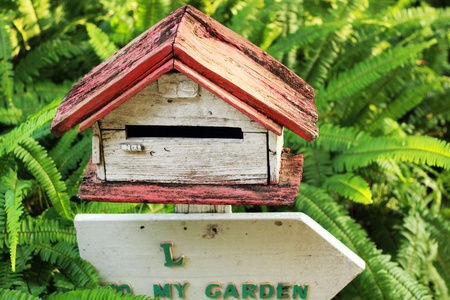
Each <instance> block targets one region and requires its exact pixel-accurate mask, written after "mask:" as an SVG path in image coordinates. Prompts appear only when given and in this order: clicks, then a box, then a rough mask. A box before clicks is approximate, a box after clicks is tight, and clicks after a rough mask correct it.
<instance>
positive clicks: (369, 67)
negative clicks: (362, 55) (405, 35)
mask: <svg viewBox="0 0 450 300" xmlns="http://www.w3.org/2000/svg"><path fill="white" fill-rule="evenodd" d="M435 43H436V40H431V41H429V42H425V43H421V44H412V45H409V46H406V47H396V48H394V49H392V50H389V51H387V52H385V53H383V54H381V55H379V56H375V57H372V58H371V59H368V60H363V61H362V62H360V63H358V64H356V65H355V66H354V67H353V68H352V69H350V70H348V71H346V72H342V73H340V75H339V77H337V78H334V79H332V80H331V81H330V82H329V84H328V86H327V88H326V89H325V90H322V91H319V93H318V94H317V96H316V101H317V102H321V103H322V104H323V105H325V102H327V101H332V100H338V99H339V98H342V97H349V96H351V95H353V94H354V93H356V92H357V91H360V90H362V89H364V88H366V87H367V86H368V85H370V84H372V83H373V82H375V81H376V80H378V79H380V78H381V77H382V76H384V75H385V74H386V73H388V72H389V71H391V70H393V69H395V68H396V67H398V66H400V65H402V64H403V63H405V62H407V61H409V60H411V59H412V58H413V57H415V56H416V55H417V54H418V53H420V52H422V51H423V50H424V49H426V48H429V47H430V46H432V45H434V44H435Z"/></svg>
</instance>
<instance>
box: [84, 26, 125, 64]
mask: <svg viewBox="0 0 450 300" xmlns="http://www.w3.org/2000/svg"><path fill="white" fill-rule="evenodd" d="M86 30H87V33H88V35H89V44H91V46H92V48H94V51H95V54H97V56H98V57H99V58H100V59H101V60H106V59H108V58H109V57H111V56H113V54H114V52H116V51H117V50H119V49H118V48H117V47H116V45H114V43H113V42H111V41H110V40H109V38H108V36H107V35H106V33H104V32H103V31H102V30H101V29H100V28H98V27H97V26H95V25H94V24H92V23H86Z"/></svg>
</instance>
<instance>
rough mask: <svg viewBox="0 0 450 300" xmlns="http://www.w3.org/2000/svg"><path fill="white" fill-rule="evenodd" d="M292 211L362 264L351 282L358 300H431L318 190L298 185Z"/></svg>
mask: <svg viewBox="0 0 450 300" xmlns="http://www.w3.org/2000/svg"><path fill="white" fill-rule="evenodd" d="M295 205H296V207H297V208H298V209H299V210H300V211H303V212H305V213H306V214H308V215H309V216H310V217H312V218H313V219H314V220H316V222H318V223H319V224H320V225H322V226H323V227H324V228H325V229H327V230H328V231H329V232H330V233H331V234H333V235H334V236H335V237H336V238H338V239H339V240H341V241H342V242H343V243H344V244H345V245H347V247H349V248H350V249H351V250H352V251H354V252H355V253H356V254H357V255H358V256H359V257H361V258H362V259H363V260H364V261H365V262H366V270H364V272H363V273H361V274H360V275H359V276H358V277H356V279H354V281H353V285H352V287H353V288H355V289H357V290H358V295H359V296H360V297H361V298H362V299H431V296H430V295H429V294H428V292H427V290H426V289H425V288H424V287H423V286H422V285H421V284H420V283H419V282H417V281H415V280H414V279H413V278H411V277H410V276H409V275H408V274H406V273H405V272H404V271H403V270H402V269H401V268H400V267H398V265H397V264H395V263H394V262H392V261H391V260H390V257H389V256H388V255H383V254H381V253H380V251H379V250H377V249H376V247H375V245H374V244H373V242H371V241H370V240H369V239H368V238H367V235H366V233H365V231H363V230H362V229H361V227H360V226H359V225H358V224H357V223H356V222H355V221H354V220H353V219H351V218H350V217H349V216H348V215H347V213H346V212H344V211H343V210H342V208H341V207H339V206H338V205H337V204H336V203H334V202H333V200H332V199H331V198H330V197H329V196H328V195H327V194H325V193H324V192H323V191H322V190H321V189H318V188H314V187H311V186H308V185H307V184H302V185H301V186H300V191H299V195H298V198H297V199H296V202H295Z"/></svg>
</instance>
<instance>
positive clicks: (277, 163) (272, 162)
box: [268, 131, 283, 184]
mask: <svg viewBox="0 0 450 300" xmlns="http://www.w3.org/2000/svg"><path fill="white" fill-rule="evenodd" d="M268 149H269V152H268V156H269V172H270V182H271V183H273V184H276V183H278V180H279V179H280V168H281V153H282V151H283V135H281V136H278V135H276V134H275V133H273V132H271V131H268Z"/></svg>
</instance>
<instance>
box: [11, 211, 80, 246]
mask: <svg viewBox="0 0 450 300" xmlns="http://www.w3.org/2000/svg"><path fill="white" fill-rule="evenodd" d="M17 233H18V237H19V244H20V245H32V244H34V243H39V244H51V243H56V242H66V243H70V244H73V245H75V244H76V242H77V239H76V233H75V228H74V227H73V226H72V224H71V223H70V225H66V226H64V225H63V222H61V221H60V220H57V219H52V218H32V217H27V218H25V219H24V220H22V222H21V227H20V228H19V230H18V231H17Z"/></svg>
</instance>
